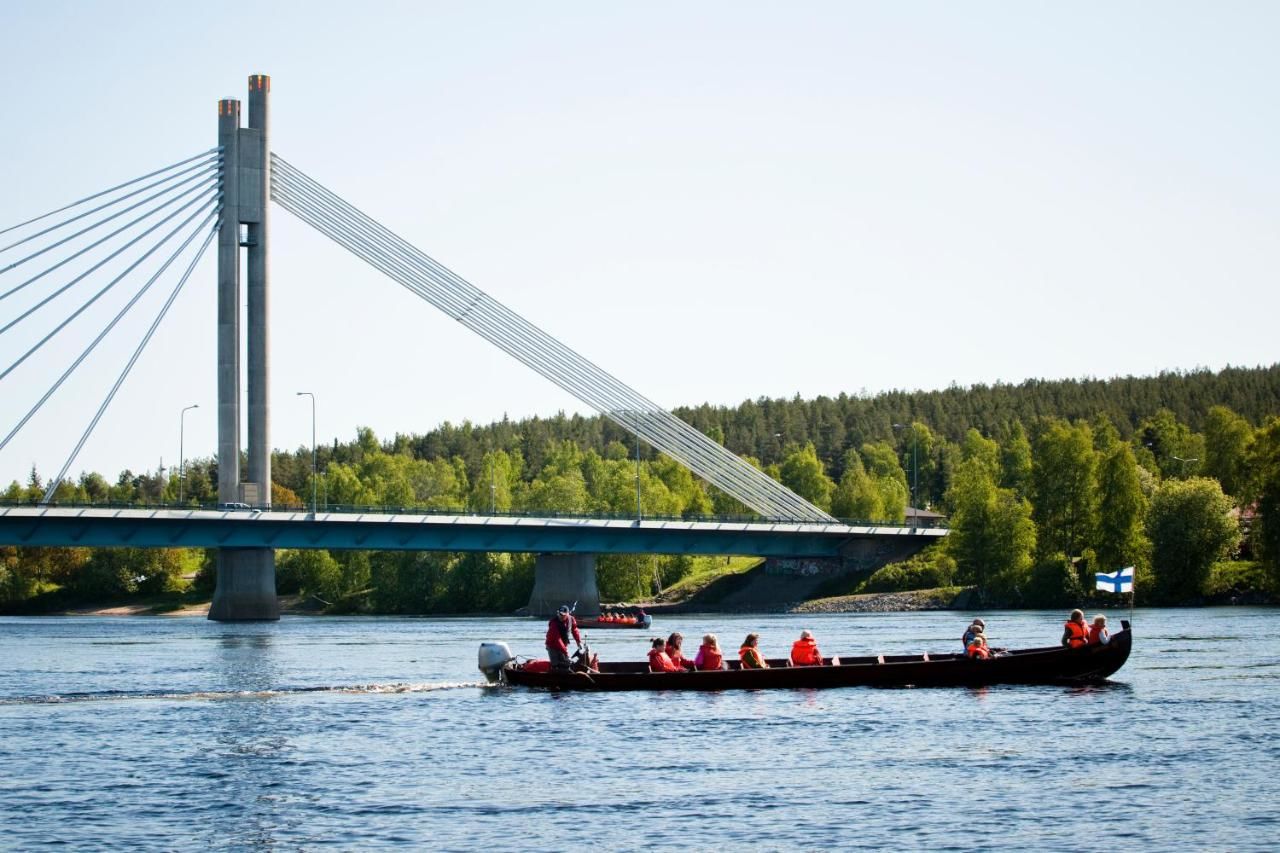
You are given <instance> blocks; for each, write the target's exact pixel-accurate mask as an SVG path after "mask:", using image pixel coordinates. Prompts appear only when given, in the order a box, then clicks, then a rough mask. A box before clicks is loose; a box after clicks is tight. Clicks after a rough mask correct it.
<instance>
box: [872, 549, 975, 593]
mask: <svg viewBox="0 0 1280 853" xmlns="http://www.w3.org/2000/svg"><path fill="white" fill-rule="evenodd" d="M955 573H956V561H955V560H954V559H952V558H951V556H950V555H948V554H946V553H945V552H944V551H943V550H942V549H941V548H930V549H928V550H926V551H922V552H920V553H919V554H917V555H915V556H914V557H912V558H911V559H909V560H904V561H902V562H900V563H889V564H888V565H887V566H882V567H881V568H879V569H877V570H876V571H875V572H874V573H873V574H872V575H871V577H869V578H867V583H866V586H865V587H864V589H865V590H866V591H867V592H905V591H907V590H912V589H937V588H938V587H940V586H951V583H952V581H953V580H954V578H955Z"/></svg>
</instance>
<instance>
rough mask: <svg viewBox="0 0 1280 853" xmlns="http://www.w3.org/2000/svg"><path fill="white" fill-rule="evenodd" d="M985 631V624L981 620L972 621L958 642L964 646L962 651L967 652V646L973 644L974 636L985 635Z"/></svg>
mask: <svg viewBox="0 0 1280 853" xmlns="http://www.w3.org/2000/svg"><path fill="white" fill-rule="evenodd" d="M986 631H987V623H986V622H983V621H982V620H981V619H974V620H973V622H972V624H970V625H969V627H968V628H965V629H964V636H962V637H961V638H960V642H961V643H962V644H963V645H964V650H965V651H966V652H967V651H969V644H970V643H972V642H973V635H974V634H985V633H986Z"/></svg>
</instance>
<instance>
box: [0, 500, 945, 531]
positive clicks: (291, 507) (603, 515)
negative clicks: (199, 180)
mask: <svg viewBox="0 0 1280 853" xmlns="http://www.w3.org/2000/svg"><path fill="white" fill-rule="evenodd" d="M38 505H40V504H39V500H38V499H30V500H3V499H0V509H2V508H5V507H31V506H38ZM44 506H45V507H47V508H59V509H136V510H189V511H195V510H203V511H210V512H246V513H249V512H255V511H261V510H255V508H253V507H250V506H248V505H247V504H217V503H211V504H207V503H194V502H186V503H174V502H168V501H110V500H103V501H92V500H91V501H74V502H66V501H50V502H49V503H48V504H45V505H44ZM271 511H272V512H304V513H309V512H311V506H310V505H309V504H275V505H273V506H272V507H271ZM317 511H318V512H323V513H331V514H332V513H337V514H343V515H428V516H431V515H435V516H446V515H450V516H456V515H472V516H479V517H486V518H566V519H569V518H572V519H592V520H602V521H635V520H636V516H635V514H634V513H610V512H564V511H560V510H539V509H529V510H497V511H490V510H485V509H476V508H471V507H426V506H412V505H399V504H397V505H355V504H326V505H322V506H320V507H318V508H317ZM642 520H643V521H692V522H701V523H707V524H715V523H722V524H771V523H777V524H798V523H803V524H824V523H825V524H842V525H849V526H851V527H899V528H907V527H911V526H912V525H911V524H910V523H903V522H894V521H884V520H877V519H855V518H846V519H834V520H832V521H830V522H815V521H812V520H808V519H804V520H797V519H769V518H761V517H760V516H758V515H701V514H693V515H661V514H654V515H649V514H646V515H645V516H644V517H643V519H642ZM916 526H918V527H929V528H939V527H941V528H945V527H947V524H946V520H945V519H929V520H925V519H921V523H920V524H918V525H916Z"/></svg>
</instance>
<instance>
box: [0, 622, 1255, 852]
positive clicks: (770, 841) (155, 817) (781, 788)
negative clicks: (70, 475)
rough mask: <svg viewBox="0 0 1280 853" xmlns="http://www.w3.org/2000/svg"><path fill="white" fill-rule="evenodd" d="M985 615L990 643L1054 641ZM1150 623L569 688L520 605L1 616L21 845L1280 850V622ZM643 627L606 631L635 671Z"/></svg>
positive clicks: (899, 633) (5, 824)
mask: <svg viewBox="0 0 1280 853" xmlns="http://www.w3.org/2000/svg"><path fill="white" fill-rule="evenodd" d="M985 615H986V616H987V623H988V633H989V635H990V637H991V640H992V642H993V644H995V645H1005V646H1011V647H1026V646H1038V645H1052V644H1054V643H1056V641H1057V639H1058V637H1059V635H1060V633H1061V622H1062V618H1063V615H1062V614H1059V613H1047V612H1046V613H1040V612H1008V613H991V614H985ZM1119 615H1120V614H1119V613H1116V614H1115V615H1113V616H1112V619H1111V621H1112V622H1113V623H1116V624H1118V621H1119ZM1125 615H1127V614H1125ZM968 618H969V614H959V613H947V612H941V613H940V612H932V613H903V614H848V615H834V614H833V615H821V616H815V615H809V616H779V615H768V616H725V615H720V614H714V615H706V616H696V615H695V616H688V615H681V616H678V617H677V616H671V617H664V618H663V619H662V620H661V622H660V623H659V624H658V625H655V629H657V628H661V629H662V630H663V631H664V632H665V631H670V630H677V629H678V630H681V631H683V632H684V633H685V635H686V636H687V637H689V638H690V642H689V645H690V647H691V648H696V645H697V640H696V639H695V636H700V635H701V634H702V633H703V632H705V631H708V630H710V631H714V632H716V633H717V634H719V636H720V638H721V641H722V644H723V645H724V646H725V647H726V648H736V647H737V644H738V643H739V642H740V641H741V639H742V637H743V636H744V635H745V634H746V633H747V632H748V631H759V632H760V633H761V635H762V642H761V645H762V647H763V648H764V650H765V652H766V654H768V655H773V656H784V655H785V653H786V651H787V649H789V647H790V641H791V640H792V639H794V638H795V637H796V636H798V634H799V631H800V629H801V628H805V627H808V628H811V629H812V630H813V631H814V632H815V633H816V635H817V637H818V640H819V643H820V645H821V647H822V649H823V650H824V652H826V653H828V654H830V653H833V652H835V653H854V652H859V653H866V652H870V651H876V652H885V653H899V652H919V651H923V650H931V651H949V650H952V649H954V648H958V642H957V640H956V638H957V637H958V635H959V634H960V632H961V631H962V630H963V628H964V626H965V625H966V624H968ZM1135 623H1136V625H1135V628H1136V631H1135V650H1134V654H1133V655H1132V657H1130V659H1129V663H1128V664H1127V665H1126V666H1125V668H1124V669H1122V670H1121V671H1120V672H1119V673H1117V674H1116V676H1114V677H1113V681H1112V682H1111V683H1109V684H1106V685H1103V686H1098V687H1089V688H1074V689H1070V688H1061V687H995V688H987V689H981V690H973V689H957V688H951V689H896V690H876V689H868V688H847V689H840V690H828V691H762V692H726V693H720V694H702V695H699V694H687V693H652V694H600V695H591V694H571V695H555V694H548V693H538V692H533V691H523V690H515V689H507V688H491V687H486V686H482V679H481V678H480V676H479V673H478V672H477V671H476V668H475V666H476V664H475V661H476V650H477V647H478V645H479V643H480V642H481V641H484V640H495V639H497V640H505V641H508V642H510V643H511V645H512V648H513V651H515V652H517V653H524V654H531V655H532V654H541V648H540V647H541V634H542V623H540V622H535V621H533V620H527V619H502V618H491V619H447V620H446V619H383V618H367V617H366V618H332V617H331V618H325V617H293V618H285V619H283V620H282V621H280V622H279V623H277V624H249V625H225V624H216V623H211V622H207V621H206V620H204V619H199V618H167V617H155V618H150V617H129V618H78V617H59V618H5V619H0V661H2V662H3V663H2V665H0V847H5V848H9V847H13V848H29V847H33V846H36V845H38V844H43V843H48V842H60V843H62V844H64V845H69V846H70V847H72V848H101V847H104V846H110V847H117V848H118V847H124V846H126V845H127V846H136V847H144V848H155V849H189V848H208V847H212V848H217V849H227V848H231V849H249V848H273V849H286V850H288V849H311V848H315V847H320V846H328V845H332V846H337V847H345V848H361V849H364V848H370V847H414V848H429V849H459V850H465V849H477V848H486V847H487V848H498V849H511V848H525V849H550V848H552V847H576V846H582V845H590V846H593V847H598V848H603V849H609V850H613V849H636V848H638V847H641V846H645V847H652V848H657V849H686V850H715V849H753V850H775V849H776V850H783V849H788V850H789V849H796V848H800V849H819V848H831V847H839V848H859V847H866V848H910V847H925V848H930V849H938V850H967V849H970V848H977V849H989V848H995V847H1006V848H1015V849H1028V848H1031V849H1048V848H1062V847H1068V848H1075V847H1082V848H1099V849H1108V848H1112V849H1114V848H1119V847H1124V848H1130V849H1135V848H1136V849H1163V850H1167V849H1173V848H1175V847H1177V848H1181V849H1185V848H1188V847H1189V848H1191V849H1233V850H1249V849H1256V850H1263V849H1274V848H1275V847H1276V846H1277V845H1280V680H1278V679H1280V638H1278V636H1277V635H1278V632H1277V630H1276V628H1277V627H1278V626H1280V612H1278V611H1276V610H1273V609H1263V608H1257V609H1253V608H1233V609H1206V610H1139V611H1138V612H1137V615H1136V619H1135ZM646 636H647V635H646V634H643V633H641V632H634V631H596V632H594V634H593V635H592V636H591V638H590V639H591V642H592V644H593V646H594V647H595V648H596V649H598V651H599V652H600V653H601V656H602V658H606V659H615V660H617V659H638V658H640V656H642V655H643V654H644V652H645V650H646V648H647V644H646V643H645V641H644V638H645V637H646Z"/></svg>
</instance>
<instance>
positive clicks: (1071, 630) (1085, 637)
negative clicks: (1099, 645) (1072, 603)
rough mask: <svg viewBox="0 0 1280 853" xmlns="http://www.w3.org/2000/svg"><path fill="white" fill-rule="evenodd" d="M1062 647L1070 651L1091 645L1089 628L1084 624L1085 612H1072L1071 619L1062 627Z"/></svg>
mask: <svg viewBox="0 0 1280 853" xmlns="http://www.w3.org/2000/svg"><path fill="white" fill-rule="evenodd" d="M1062 645H1064V646H1066V647H1067V648H1069V649H1078V648H1080V647H1081V646H1087V645H1089V626H1088V625H1086V624H1084V611H1083V610H1072V611H1071V618H1069V619H1068V620H1067V621H1066V624H1064V625H1063V626H1062Z"/></svg>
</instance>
